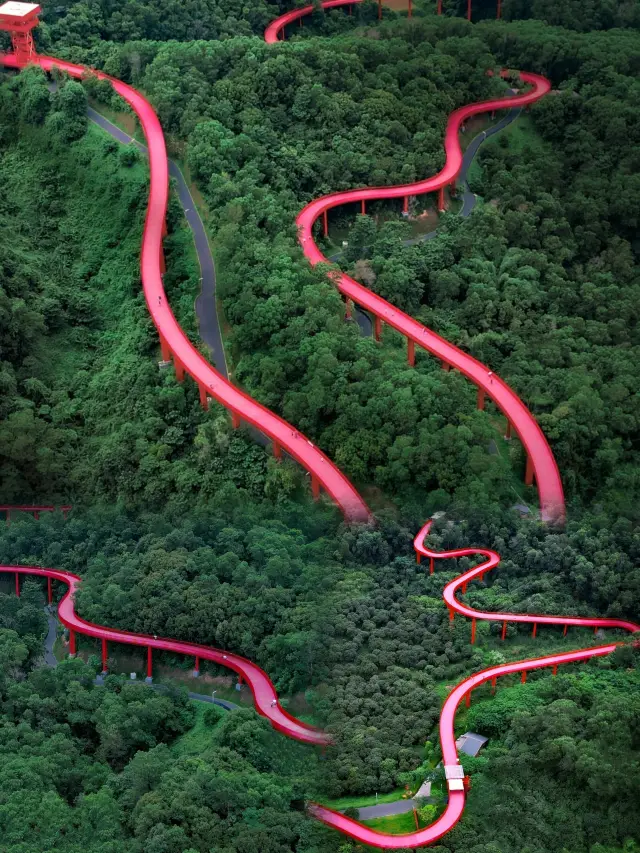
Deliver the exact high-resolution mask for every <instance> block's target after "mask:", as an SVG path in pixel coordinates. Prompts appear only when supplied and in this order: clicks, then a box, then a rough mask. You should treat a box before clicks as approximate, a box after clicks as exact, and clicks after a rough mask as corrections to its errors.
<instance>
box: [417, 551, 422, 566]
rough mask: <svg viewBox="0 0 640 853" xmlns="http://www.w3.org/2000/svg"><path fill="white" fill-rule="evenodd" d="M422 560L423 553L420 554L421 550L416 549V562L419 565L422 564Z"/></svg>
mask: <svg viewBox="0 0 640 853" xmlns="http://www.w3.org/2000/svg"><path fill="white" fill-rule="evenodd" d="M421 560H422V555H421V554H420V551H416V563H417V564H418V565H420V562H421Z"/></svg>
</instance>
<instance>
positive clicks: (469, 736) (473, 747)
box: [456, 732, 489, 757]
mask: <svg viewBox="0 0 640 853" xmlns="http://www.w3.org/2000/svg"><path fill="white" fill-rule="evenodd" d="M488 741H489V738H488V737H484V736H483V735H477V734H476V733H475V732H465V733H464V734H463V735H460V737H459V738H458V740H457V741H456V749H457V750H458V752H464V754H465V755H473V756H474V757H475V756H476V755H477V754H478V753H479V752H480V750H481V749H482V747H483V746H484V745H485V744H486V743H487V742H488Z"/></svg>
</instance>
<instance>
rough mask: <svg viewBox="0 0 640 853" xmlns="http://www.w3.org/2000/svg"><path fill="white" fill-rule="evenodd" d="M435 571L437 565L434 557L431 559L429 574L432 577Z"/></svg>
mask: <svg viewBox="0 0 640 853" xmlns="http://www.w3.org/2000/svg"><path fill="white" fill-rule="evenodd" d="M434 571H435V563H434V559H433V557H430V559H429V574H430V575H432V574H433V573H434Z"/></svg>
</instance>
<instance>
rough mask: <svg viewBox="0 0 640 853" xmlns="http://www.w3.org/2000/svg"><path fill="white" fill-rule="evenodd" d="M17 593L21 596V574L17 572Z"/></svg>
mask: <svg viewBox="0 0 640 853" xmlns="http://www.w3.org/2000/svg"><path fill="white" fill-rule="evenodd" d="M16 595H17V596H18V598H20V575H19V574H18V572H16Z"/></svg>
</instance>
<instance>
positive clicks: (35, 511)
mask: <svg viewBox="0 0 640 853" xmlns="http://www.w3.org/2000/svg"><path fill="white" fill-rule="evenodd" d="M33 517H34V518H35V520H36V521H40V513H39V512H38V510H37V509H34V511H33Z"/></svg>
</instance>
